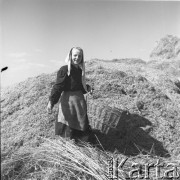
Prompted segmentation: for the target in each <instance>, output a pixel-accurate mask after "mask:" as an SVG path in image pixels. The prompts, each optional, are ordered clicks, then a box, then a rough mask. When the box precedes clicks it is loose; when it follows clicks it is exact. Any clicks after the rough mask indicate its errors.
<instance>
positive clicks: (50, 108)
mask: <svg viewBox="0 0 180 180" xmlns="http://www.w3.org/2000/svg"><path fill="white" fill-rule="evenodd" d="M52 108H53V107H52V105H51V102H50V101H49V102H48V105H47V112H48V114H51V113H52Z"/></svg>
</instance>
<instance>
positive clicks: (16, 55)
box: [7, 52, 28, 58]
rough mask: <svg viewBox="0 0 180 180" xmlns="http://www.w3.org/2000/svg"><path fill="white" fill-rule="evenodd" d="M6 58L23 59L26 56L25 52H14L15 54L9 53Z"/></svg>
mask: <svg viewBox="0 0 180 180" xmlns="http://www.w3.org/2000/svg"><path fill="white" fill-rule="evenodd" d="M7 56H8V57H11V58H24V57H26V56H28V54H27V53H26V52H15V53H10V54H8V55H7Z"/></svg>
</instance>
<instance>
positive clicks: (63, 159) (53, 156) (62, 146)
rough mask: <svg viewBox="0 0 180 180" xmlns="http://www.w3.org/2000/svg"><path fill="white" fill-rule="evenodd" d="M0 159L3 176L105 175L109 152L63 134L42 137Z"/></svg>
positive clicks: (82, 177) (11, 177)
mask: <svg viewBox="0 0 180 180" xmlns="http://www.w3.org/2000/svg"><path fill="white" fill-rule="evenodd" d="M43 140H44V143H43V144H42V145H41V146H40V147H38V148H30V149H26V148H23V149H22V150H21V151H18V153H17V154H14V155H13V156H12V157H11V158H10V159H8V160H5V161H3V163H2V174H3V175H2V179H18V180H19V179H23V178H24V179H38V178H39V179H78V180H79V179H90V180H91V179H92V180H93V179H96V180H103V179H107V165H108V161H107V160H108V157H109V155H108V154H107V153H106V152H103V151H100V150H97V149H95V148H94V147H92V146H91V145H89V144H87V143H86V144H85V143H81V145H80V146H77V145H76V144H75V143H74V142H73V141H70V140H66V139H63V138H60V137H58V138H56V139H53V140H52V139H47V138H46V139H44V138H43Z"/></svg>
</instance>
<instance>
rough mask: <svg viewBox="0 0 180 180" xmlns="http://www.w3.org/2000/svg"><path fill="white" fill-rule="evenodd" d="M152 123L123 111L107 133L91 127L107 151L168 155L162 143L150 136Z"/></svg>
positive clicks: (126, 153) (128, 153)
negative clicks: (114, 125)
mask: <svg viewBox="0 0 180 180" xmlns="http://www.w3.org/2000/svg"><path fill="white" fill-rule="evenodd" d="M152 129H153V127H152V123H151V122H150V121H149V120H148V119H146V118H144V117H141V116H139V115H137V114H128V113H125V115H124V116H122V117H121V118H120V121H119V122H118V124H117V127H116V128H110V129H109V131H108V133H107V134H105V133H102V132H101V131H100V130H98V129H93V131H94V133H95V135H96V137H97V138H98V140H97V142H98V141H99V142H100V143H99V144H101V145H98V146H99V147H100V148H102V147H103V148H104V149H105V150H107V151H111V152H115V151H118V152H119V153H122V154H124V155H129V156H135V155H138V154H140V153H142V154H151V155H156V156H161V157H169V156H170V155H169V153H168V151H167V150H166V149H164V147H163V145H162V143H161V142H160V141H158V140H157V139H154V138H153V137H152V136H150V134H149V133H150V132H151V131H152Z"/></svg>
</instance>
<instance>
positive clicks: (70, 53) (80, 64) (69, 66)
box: [65, 47, 87, 92]
mask: <svg viewBox="0 0 180 180" xmlns="http://www.w3.org/2000/svg"><path fill="white" fill-rule="evenodd" d="M73 49H77V50H79V51H81V53H82V60H81V62H80V63H79V64H78V65H79V67H80V68H81V70H82V85H83V87H84V89H85V91H86V92H87V87H86V79H85V63H84V53H83V50H82V49H81V48H80V47H73V48H72V49H71V50H70V52H69V53H68V55H67V57H66V59H65V62H66V63H67V65H68V72H67V74H68V76H69V75H70V72H71V61H72V50H73Z"/></svg>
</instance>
